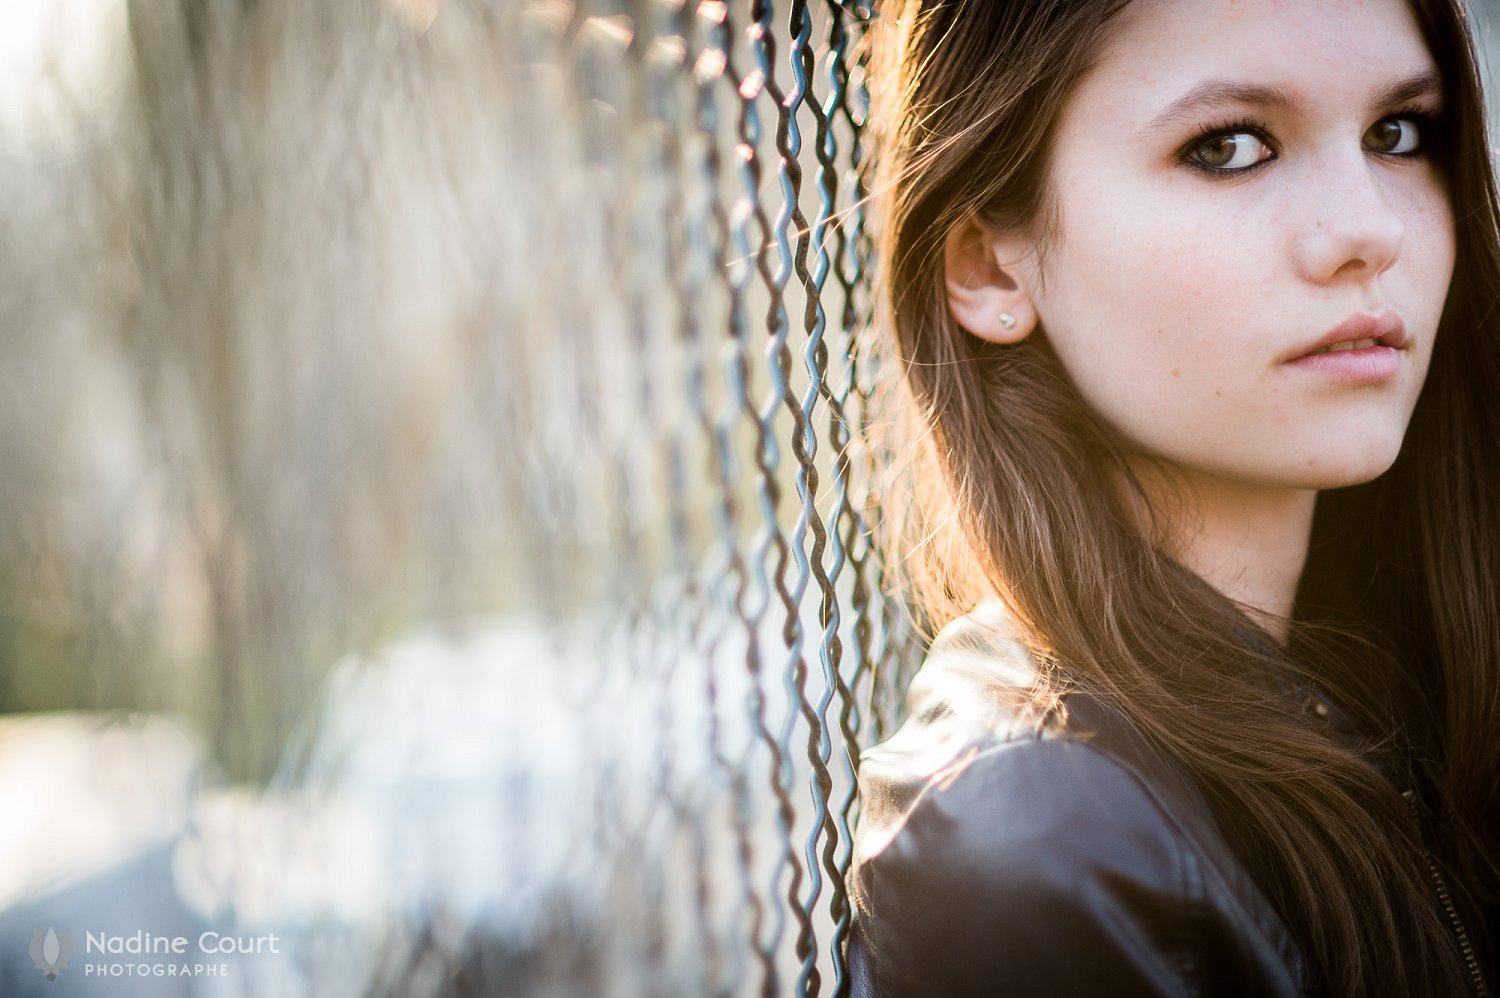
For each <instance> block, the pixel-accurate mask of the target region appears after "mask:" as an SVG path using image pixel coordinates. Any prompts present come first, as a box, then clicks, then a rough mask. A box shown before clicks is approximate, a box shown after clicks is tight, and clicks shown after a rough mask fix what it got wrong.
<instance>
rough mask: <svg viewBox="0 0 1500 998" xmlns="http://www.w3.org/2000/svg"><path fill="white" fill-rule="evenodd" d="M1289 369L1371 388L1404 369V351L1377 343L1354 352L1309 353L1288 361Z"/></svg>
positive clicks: (1335, 350)
mask: <svg viewBox="0 0 1500 998" xmlns="http://www.w3.org/2000/svg"><path fill="white" fill-rule="evenodd" d="M1286 366H1287V367H1292V368H1296V369H1298V370H1301V371H1307V372H1309V373H1312V374H1318V375H1322V376H1323V377H1328V378H1334V379H1336V380H1338V381H1342V382H1345V383H1348V384H1358V385H1369V384H1375V383H1377V382H1380V381H1385V380H1386V379H1388V378H1391V377H1394V376H1395V374H1396V371H1397V370H1398V369H1400V367H1401V351H1400V350H1398V349H1396V348H1395V347H1388V346H1382V345H1380V344H1378V343H1377V344H1374V345H1371V346H1366V347H1358V348H1355V349H1350V350H1341V349H1333V350H1329V351H1326V352H1322V353H1310V354H1305V355H1303V356H1301V357H1298V358H1297V359H1295V360H1289V361H1287V363H1286Z"/></svg>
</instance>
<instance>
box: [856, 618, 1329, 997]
mask: <svg viewBox="0 0 1500 998" xmlns="http://www.w3.org/2000/svg"><path fill="white" fill-rule="evenodd" d="M1004 628H1005V621H1004V618H1003V615H1002V612H1001V611H1000V610H999V606H998V604H986V605H984V606H982V607H981V608H980V609H979V610H976V611H975V612H974V613H973V614H970V615H969V616H968V617H965V618H960V620H958V621H955V622H954V624H952V625H950V626H949V627H948V628H946V629H944V631H943V633H942V634H940V635H939V637H938V639H937V641H935V642H934V644H933V647H932V649H931V651H930V652H929V655H928V660H927V662H926V664H925V665H924V666H923V668H922V670H921V672H920V673H919V674H918V676H917V678H916V679H915V681H914V682H913V684H912V687H911V691H910V694H909V707H910V716H909V720H908V721H907V723H906V724H905V725H903V726H902V728H901V729H900V730H899V731H898V732H897V733H896V734H895V736H894V737H892V738H891V739H890V740H889V741H887V742H885V743H884V744H881V745H878V746H876V747H874V748H872V749H870V750H869V751H867V752H866V753H865V754H864V755H863V757H862V761H861V766H860V779H859V783H860V794H861V799H862V813H861V818H860V823H859V829H858V833H857V835H856V838H855V845H854V856H853V865H852V869H851V872H850V877H849V889H850V895H851V897H852V899H853V904H854V928H853V933H852V936H851V939H850V943H849V962H850V976H851V982H852V986H853V987H852V990H853V994H854V995H856V996H860V998H865V996H876V995H879V996H883V998H892V996H904V995H913V994H942V995H967V994H1005V995H1134V994H1150V995H1299V994H1303V993H1305V991H1306V990H1307V988H1306V984H1307V980H1308V976H1307V974H1306V973H1305V966H1304V962H1303V956H1302V954H1301V953H1300V952H1299V949H1298V945H1297V942H1296V940H1295V939H1294V938H1293V936H1292V934H1291V932H1290V931H1289V930H1288V928H1287V926H1286V925H1285V924H1284V923H1283V921H1282V919H1281V918H1280V917H1279V915H1278V914H1277V912H1276V911H1275V910H1274V908H1273V907H1272V905H1271V904H1270V902H1269V901H1268V900H1267V898H1266V897H1265V895H1264V894H1263V893H1262V891H1261V890H1260V888H1259V887H1258V886H1257V885H1256V884H1255V883H1254V882H1253V881H1252V879H1251V877H1250V876H1249V874H1248V872H1247V871H1246V869H1245V867H1244V866H1243V865H1242V864H1241V862H1240V861H1239V860H1238V859H1237V857H1236V856H1235V854H1234V853H1233V851H1232V850H1231V848H1230V845H1229V844H1228V842H1227V841H1226V839H1225V836H1224V835H1223V834H1222V833H1221V830H1220V828H1219V826H1218V824H1217V822H1216V821H1215V819H1214V817H1213V815H1212V814H1211V812H1210V811H1209V808H1208V806H1207V804H1206V803H1205V802H1204V800H1203V798H1202V796H1201V794H1200V793H1199V791H1198V789H1197V788H1196V786H1195V785H1194V784H1193V783H1192V782H1191V781H1190V780H1189V779H1188V778H1187V777H1186V776H1185V775H1184V774H1183V773H1182V772H1181V771H1180V770H1179V769H1178V768H1177V767H1176V766H1174V765H1172V764H1170V763H1169V762H1167V761H1166V760H1165V759H1163V758H1162V757H1161V756H1159V755H1158V754H1157V753H1156V752H1154V751H1153V750H1152V749H1151V747H1150V746H1149V745H1148V744H1147V743H1146V742H1145V741H1144V740H1143V739H1142V737H1141V736H1140V735H1139V734H1138V733H1137V732H1136V730H1135V729H1134V727H1133V726H1132V725H1131V724H1130V723H1129V722H1128V721H1127V720H1126V719H1125V718H1124V717H1123V716H1122V715H1120V714H1119V713H1117V712H1116V711H1115V710H1113V709H1112V708H1109V707H1108V706H1106V705H1105V704H1102V703H1100V702H1098V701H1096V700H1093V699H1090V698H1087V697H1083V696H1079V695H1071V696H1069V698H1068V701H1067V702H1068V712H1067V715H1068V716H1067V719H1066V721H1059V720H1058V718H1057V716H1056V713H1055V712H1053V713H1050V714H1047V715H1045V716H1042V715H1039V714H1038V713H1037V712H1036V710H1035V709H1034V708H1029V707H1027V706H1026V705H1025V699H1024V697H1023V696H1022V695H1021V691H1024V690H1025V689H1026V687H1027V686H1028V684H1029V683H1030V681H1031V679H1032V677H1033V676H1034V666H1033V663H1032V659H1031V658H1030V656H1029V655H1028V653H1027V652H1026V651H1025V650H1024V649H1023V648H1022V647H1021V646H1020V645H1019V644H1016V643H1015V642H1014V641H1011V640H1008V639H1006V638H1005V637H1004ZM1317 709H1318V710H1319V711H1320V712H1322V711H1325V710H1327V707H1326V705H1318V707H1317Z"/></svg>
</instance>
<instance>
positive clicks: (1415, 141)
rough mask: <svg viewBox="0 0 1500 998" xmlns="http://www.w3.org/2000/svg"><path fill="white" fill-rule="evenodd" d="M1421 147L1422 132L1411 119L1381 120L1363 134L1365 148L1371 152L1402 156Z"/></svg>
mask: <svg viewBox="0 0 1500 998" xmlns="http://www.w3.org/2000/svg"><path fill="white" fill-rule="evenodd" d="M1421 145H1422V132H1421V129H1419V128H1418V127H1417V123H1416V121H1414V120H1413V119H1411V118H1382V119H1381V120H1379V121H1377V122H1375V124H1373V125H1371V126H1370V130H1369V131H1368V132H1365V148H1366V149H1368V150H1370V151H1371V152H1378V153H1385V154H1388V155H1393V156H1404V155H1409V154H1411V153H1414V152H1416V151H1417V150H1418V149H1419V148H1420V147H1421Z"/></svg>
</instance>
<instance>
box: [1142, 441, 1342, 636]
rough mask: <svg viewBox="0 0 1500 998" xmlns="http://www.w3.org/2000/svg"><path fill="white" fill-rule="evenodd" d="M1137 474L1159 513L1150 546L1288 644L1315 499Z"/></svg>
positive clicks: (1193, 478) (1202, 478)
mask: <svg viewBox="0 0 1500 998" xmlns="http://www.w3.org/2000/svg"><path fill="white" fill-rule="evenodd" d="M1135 472H1136V475H1137V480H1138V481H1139V482H1140V484H1141V486H1142V488H1143V489H1145V491H1146V494H1147V495H1148V496H1149V497H1150V498H1151V500H1152V506H1153V508H1154V509H1155V510H1156V511H1157V520H1156V522H1155V524H1154V529H1153V530H1152V534H1153V537H1152V540H1153V541H1154V542H1155V543H1156V544H1157V545H1158V546H1159V547H1161V549H1162V550H1163V551H1165V552H1167V553H1168V554H1170V555H1171V556H1172V557H1173V558H1175V559H1176V560H1177V561H1179V562H1180V563H1182V564H1183V565H1184V566H1185V567H1187V568H1189V569H1191V570H1192V571H1193V572H1195V573H1197V574H1198V575H1199V576H1200V577H1201V578H1203V579H1204V581H1206V582H1207V583H1208V584H1209V585H1211V586H1213V587H1214V588H1215V589H1217V590H1218V591H1219V592H1221V593H1223V594H1224V595H1225V596H1228V597H1229V598H1230V599H1232V600H1234V601H1235V602H1237V603H1239V604H1241V605H1242V606H1244V607H1245V609H1246V611H1247V612H1248V613H1249V614H1250V616H1251V618H1252V619H1253V620H1254V621H1255V622H1256V623H1257V624H1259V625H1260V626H1261V627H1262V628H1264V629H1265V630H1266V631H1267V632H1268V633H1269V634H1270V635H1271V636H1272V637H1274V638H1275V639H1276V640H1277V641H1278V642H1285V640H1286V638H1287V632H1288V629H1289V627H1290V622H1291V616H1292V606H1293V603H1294V601H1295V599H1296V595H1297V583H1298V582H1299V581H1300V580H1301V578H1302V569H1303V566H1304V565H1305V564H1306V562H1307V547H1308V541H1309V538H1310V537H1311V534H1312V520H1313V507H1314V505H1315V503H1316V501H1317V497H1318V494H1317V492H1316V491H1313V490H1309V489H1288V488H1276V487H1270V486H1258V485H1249V484H1246V483H1244V482H1236V481H1231V480H1228V479H1223V478H1216V477H1213V476H1208V475H1202V474H1192V475H1184V474H1181V473H1172V474H1170V476H1169V475H1167V474H1163V473H1162V472H1160V470H1152V469H1148V468H1144V467H1140V468H1136V469H1135Z"/></svg>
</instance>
